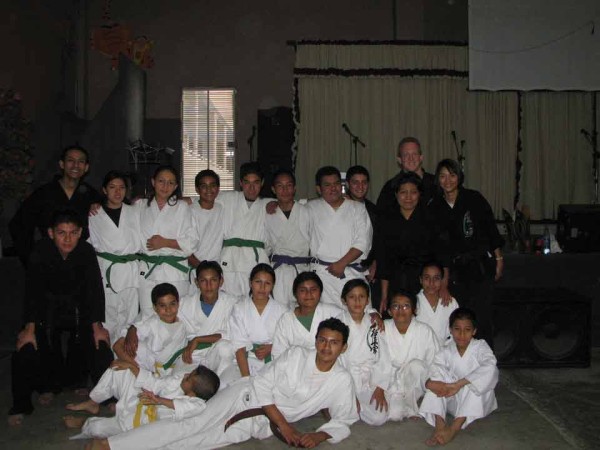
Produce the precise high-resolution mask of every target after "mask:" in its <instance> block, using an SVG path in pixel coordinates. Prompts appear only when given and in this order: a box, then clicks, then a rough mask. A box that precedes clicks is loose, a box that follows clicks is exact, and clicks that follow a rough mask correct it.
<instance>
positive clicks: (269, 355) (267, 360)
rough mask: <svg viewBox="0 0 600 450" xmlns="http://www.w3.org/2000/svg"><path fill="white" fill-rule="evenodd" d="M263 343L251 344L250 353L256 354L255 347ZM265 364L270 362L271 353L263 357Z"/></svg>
mask: <svg viewBox="0 0 600 450" xmlns="http://www.w3.org/2000/svg"><path fill="white" fill-rule="evenodd" d="M263 345H264V344H252V350H250V351H251V352H252V353H254V354H256V349H257V348H258V347H262V346H263ZM264 361H265V364H268V363H270V362H271V354H270V353H269V354H268V355H267V356H266V358H265V360H264Z"/></svg>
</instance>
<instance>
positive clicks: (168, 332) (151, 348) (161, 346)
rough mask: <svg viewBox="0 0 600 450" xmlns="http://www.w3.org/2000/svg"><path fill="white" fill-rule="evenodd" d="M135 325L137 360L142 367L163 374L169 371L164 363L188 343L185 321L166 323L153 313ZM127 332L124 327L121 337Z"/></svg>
mask: <svg viewBox="0 0 600 450" xmlns="http://www.w3.org/2000/svg"><path fill="white" fill-rule="evenodd" d="M133 325H134V326H135V328H136V330H137V336H138V349H137V354H136V356H135V362H137V363H138V365H139V366H140V367H141V368H143V369H145V370H148V371H150V372H155V373H157V374H159V375H160V376H163V375H164V374H165V373H167V372H168V371H167V372H166V371H165V370H163V369H162V365H163V364H164V363H166V362H167V361H168V360H169V359H170V358H171V357H172V356H173V355H174V354H175V352H177V351H178V350H180V349H181V348H183V347H185V346H186V345H187V336H188V334H189V332H188V329H187V327H186V325H185V323H184V322H182V321H180V320H178V321H177V322H175V323H165V322H163V321H162V320H160V318H159V317H158V316H157V315H153V316H150V317H148V318H146V319H141V320H139V321H137V322H134V323H133ZM126 334H127V329H124V330H123V331H122V333H121V337H125V335H126ZM169 370H170V369H169ZM190 371H191V370H190Z"/></svg>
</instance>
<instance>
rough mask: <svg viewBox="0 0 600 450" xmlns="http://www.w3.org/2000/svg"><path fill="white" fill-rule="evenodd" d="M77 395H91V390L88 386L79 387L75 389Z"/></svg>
mask: <svg viewBox="0 0 600 450" xmlns="http://www.w3.org/2000/svg"><path fill="white" fill-rule="evenodd" d="M75 395H80V396H81V397H87V396H88V395H90V390H89V389H88V388H77V389H75Z"/></svg>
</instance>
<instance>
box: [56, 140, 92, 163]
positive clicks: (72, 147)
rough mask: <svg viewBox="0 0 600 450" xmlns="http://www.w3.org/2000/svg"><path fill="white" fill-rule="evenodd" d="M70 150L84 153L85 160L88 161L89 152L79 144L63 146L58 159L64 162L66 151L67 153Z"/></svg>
mask: <svg viewBox="0 0 600 450" xmlns="http://www.w3.org/2000/svg"><path fill="white" fill-rule="evenodd" d="M71 150H77V151H78V152H81V153H83V154H84V155H85V162H86V163H89V162H90V154H89V153H88V151H87V150H86V149H85V148H83V147H82V146H81V145H79V144H74V145H68V146H66V147H65V148H63V149H62V150H61V152H60V160H61V161H63V162H64V160H65V158H66V157H67V153H69V152H70V151H71Z"/></svg>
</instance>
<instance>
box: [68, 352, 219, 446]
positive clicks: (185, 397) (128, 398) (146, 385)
mask: <svg viewBox="0 0 600 450" xmlns="http://www.w3.org/2000/svg"><path fill="white" fill-rule="evenodd" d="M219 384H220V381H219V377H218V376H217V375H216V374H215V373H214V372H213V371H212V370H210V369H208V368H206V367H204V366H202V365H200V366H198V367H197V368H196V369H195V370H194V371H192V372H190V373H187V374H185V375H173V376H167V377H164V378H156V377H154V376H153V375H152V373H150V372H148V371H146V370H144V369H140V368H139V367H138V366H137V365H135V364H134V363H131V362H129V361H123V360H118V359H117V360H115V361H113V363H112V365H111V368H109V369H107V370H106V371H105V372H104V374H103V375H102V378H100V380H99V381H98V384H97V385H96V386H95V387H94V389H92V391H91V392H90V398H89V400H86V401H84V402H81V403H77V404H69V405H67V409H69V410H71V411H87V412H89V413H91V414H98V411H99V409H100V403H101V402H103V401H105V400H108V399H110V398H112V397H114V398H117V399H118V400H119V401H118V402H117V405H116V414H115V416H114V417H90V418H88V419H87V420H86V418H85V417H78V416H65V417H63V420H64V422H65V425H66V426H67V427H68V428H81V427H82V430H81V433H80V434H78V435H76V436H73V437H72V438H71V439H87V438H90V437H93V438H106V437H109V436H113V435H115V434H119V433H122V432H124V431H127V430H131V429H133V428H137V427H139V426H140V425H143V424H147V423H151V422H155V421H157V420H164V419H172V420H181V419H183V418H186V417H191V416H194V415H196V414H198V413H199V412H200V411H202V410H203V409H204V407H205V402H206V400H208V399H209V398H211V397H212V396H213V395H214V394H215V393H216V392H217V391H218V390H219Z"/></svg>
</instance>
